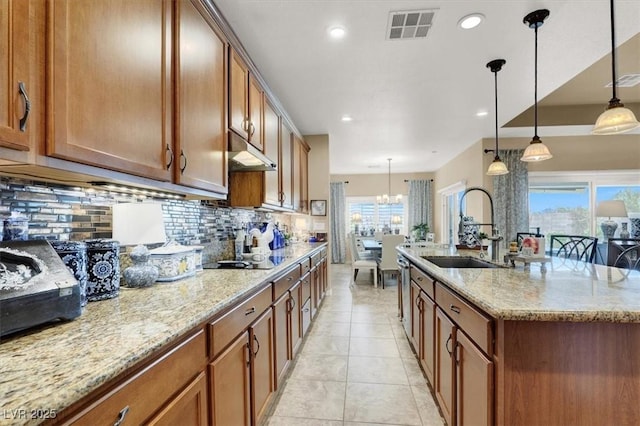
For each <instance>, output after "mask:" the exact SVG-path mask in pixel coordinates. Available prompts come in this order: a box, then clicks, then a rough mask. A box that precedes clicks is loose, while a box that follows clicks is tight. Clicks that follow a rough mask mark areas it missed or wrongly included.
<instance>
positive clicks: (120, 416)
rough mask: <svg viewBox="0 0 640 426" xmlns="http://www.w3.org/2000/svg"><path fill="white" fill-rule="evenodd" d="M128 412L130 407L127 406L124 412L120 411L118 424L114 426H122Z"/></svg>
mask: <svg viewBox="0 0 640 426" xmlns="http://www.w3.org/2000/svg"><path fill="white" fill-rule="evenodd" d="M128 412H129V406H128V405H127V406H126V407H124V408H123V409H122V410H120V412H119V413H118V418H117V419H116V422H115V423H114V424H113V426H120V425H121V424H122V422H124V418H125V417H126V416H127V413H128Z"/></svg>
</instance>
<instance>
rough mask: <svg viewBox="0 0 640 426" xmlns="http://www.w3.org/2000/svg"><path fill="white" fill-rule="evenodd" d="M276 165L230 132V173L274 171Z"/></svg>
mask: <svg viewBox="0 0 640 426" xmlns="http://www.w3.org/2000/svg"><path fill="white" fill-rule="evenodd" d="M277 168H278V166H277V165H276V163H275V162H274V161H272V160H270V159H269V158H267V156H266V155H264V154H263V153H262V152H260V151H259V150H258V149H257V148H256V147H254V146H253V145H251V144H250V143H249V142H247V141H246V140H244V139H242V138H241V137H240V136H238V135H237V134H235V133H234V132H231V131H230V132H229V171H230V172H245V171H274V170H277Z"/></svg>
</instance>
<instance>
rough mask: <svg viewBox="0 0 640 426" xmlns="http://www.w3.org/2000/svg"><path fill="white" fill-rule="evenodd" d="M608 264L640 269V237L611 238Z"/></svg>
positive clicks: (608, 244)
mask: <svg viewBox="0 0 640 426" xmlns="http://www.w3.org/2000/svg"><path fill="white" fill-rule="evenodd" d="M607 266H613V267H616V268H624V269H635V270H637V271H640V238H609V241H607Z"/></svg>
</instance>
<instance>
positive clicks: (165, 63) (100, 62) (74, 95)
mask: <svg viewBox="0 0 640 426" xmlns="http://www.w3.org/2000/svg"><path fill="white" fill-rule="evenodd" d="M48 5H49V10H48V14H47V16H48V18H47V19H48V26H49V34H50V35H51V39H50V43H51V45H50V49H49V53H50V56H49V58H48V73H47V78H48V87H49V93H48V96H49V100H48V102H47V106H48V112H47V118H48V120H49V123H50V124H49V126H48V127H49V129H50V133H49V135H48V138H47V143H46V148H47V149H46V153H47V155H50V156H53V157H59V158H64V159H67V160H72V161H77V162H80V163H85V164H90V165H94V166H98V167H103V168H108V169H113V170H119V171H122V172H126V173H131V174H135V175H140V176H145V177H150V178H154V179H158V180H166V181H169V180H170V179H171V173H170V171H169V170H168V168H167V164H168V162H169V161H168V156H169V150H170V149H171V146H172V145H173V141H172V136H171V135H172V110H171V106H172V87H171V82H172V75H171V72H172V66H171V57H172V55H171V23H172V20H173V19H172V16H171V15H172V5H173V2H172V1H170V0H136V1H130V0H110V1H99V2H96V1H74V0H51V1H49V2H48Z"/></svg>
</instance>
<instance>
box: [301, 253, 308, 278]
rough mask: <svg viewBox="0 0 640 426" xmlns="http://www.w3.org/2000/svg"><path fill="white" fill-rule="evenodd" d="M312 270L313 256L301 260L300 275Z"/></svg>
mask: <svg viewBox="0 0 640 426" xmlns="http://www.w3.org/2000/svg"><path fill="white" fill-rule="evenodd" d="M310 270H311V258H309V257H308V258H306V259H304V260H303V261H301V262H300V275H304V274H306V273H307V272H309V271H310Z"/></svg>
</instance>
